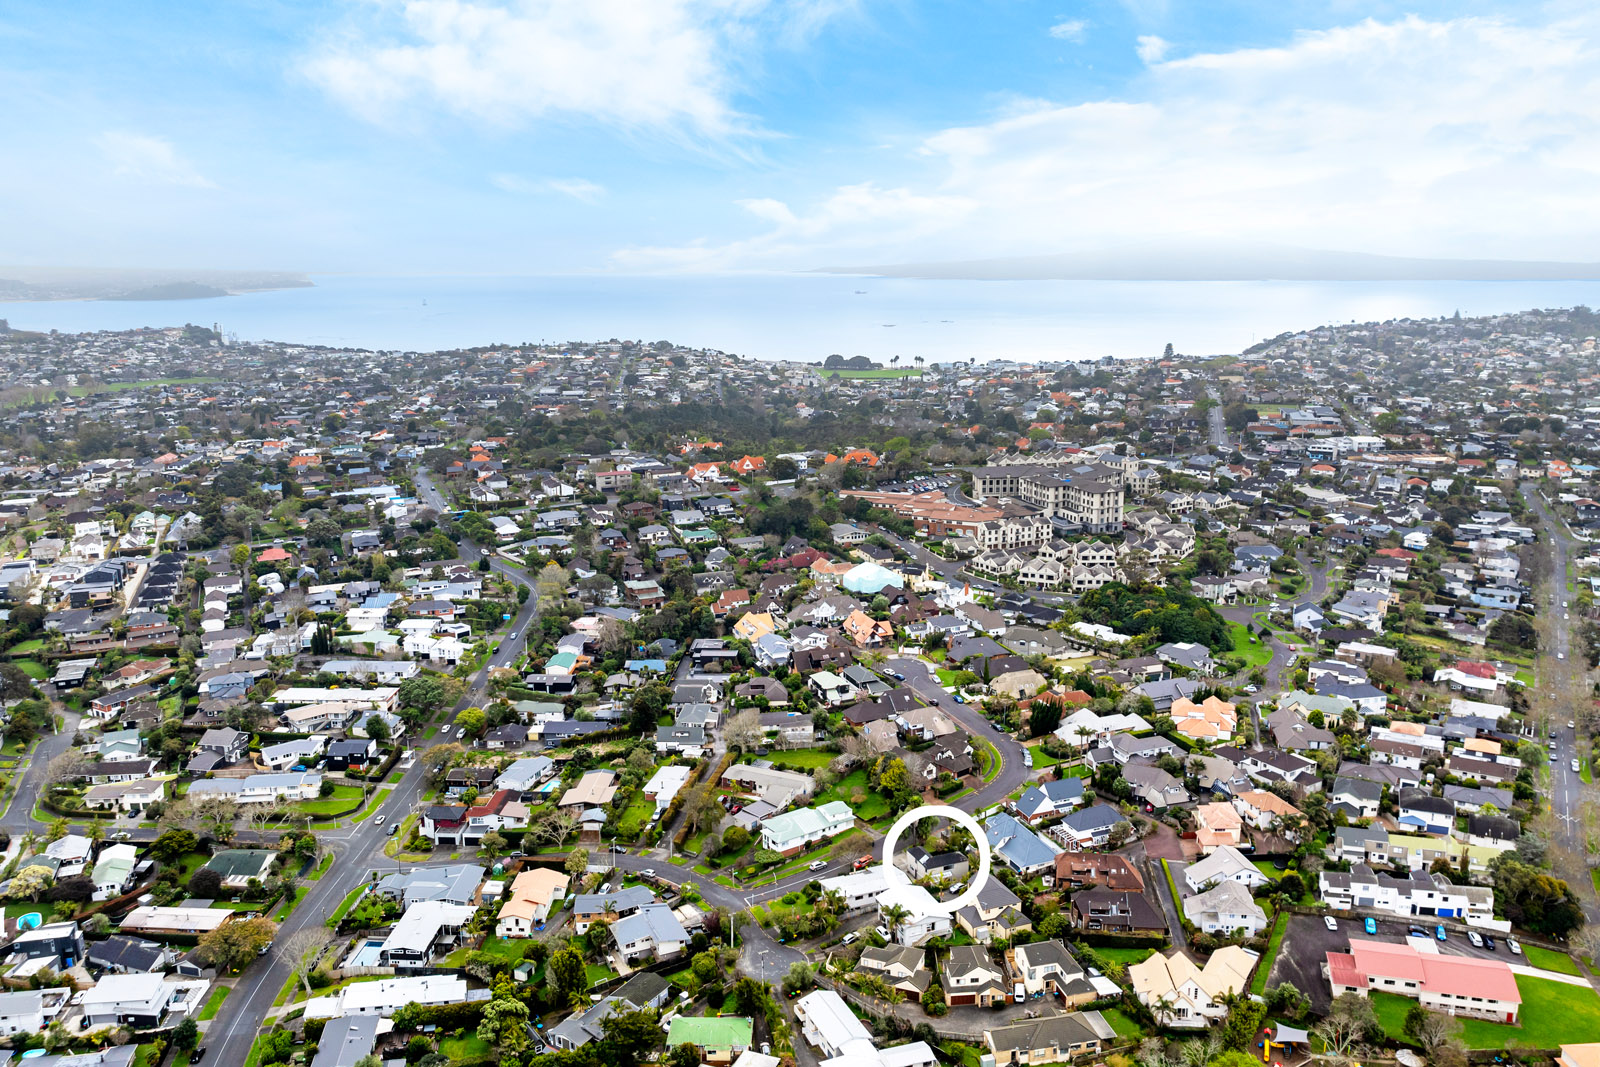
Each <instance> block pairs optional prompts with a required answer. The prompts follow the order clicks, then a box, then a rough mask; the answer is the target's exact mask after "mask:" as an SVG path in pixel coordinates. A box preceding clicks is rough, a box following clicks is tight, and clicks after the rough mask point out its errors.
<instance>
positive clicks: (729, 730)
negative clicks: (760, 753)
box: [722, 708, 766, 752]
mask: <svg viewBox="0 0 1600 1067" xmlns="http://www.w3.org/2000/svg"><path fill="white" fill-rule="evenodd" d="M765 736H766V731H765V730H763V729H762V728H761V713H760V712H759V711H757V710H756V709H755V708H746V709H745V710H744V711H741V712H739V714H737V715H735V716H734V717H733V718H732V719H729V720H728V725H727V726H725V727H724V728H723V731H722V739H723V742H724V743H725V744H726V745H727V746H728V748H729V749H730V750H732V751H735V752H748V751H750V750H751V749H753V748H756V747H757V746H759V745H760V744H761V741H762V739H763V738H764V737H765Z"/></svg>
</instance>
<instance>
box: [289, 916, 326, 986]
mask: <svg viewBox="0 0 1600 1067" xmlns="http://www.w3.org/2000/svg"><path fill="white" fill-rule="evenodd" d="M331 940H333V931H332V930H330V929H328V928H327V927H326V926H323V925H322V924H321V923H318V924H317V925H315V926H307V927H305V928H304V929H301V930H296V931H295V932H294V933H293V934H291V935H290V936H289V937H288V938H286V939H285V940H284V943H283V944H282V945H279V946H278V949H277V952H278V958H279V959H282V960H283V961H284V962H286V963H288V964H289V972H290V975H291V976H294V977H298V978H299V979H300V984H301V985H302V986H303V987H304V988H305V991H306V996H310V995H311V972H312V971H314V970H315V969H316V966H317V961H318V960H320V959H321V958H322V953H323V952H324V951H325V950H326V949H327V947H328V942H329V941H331Z"/></svg>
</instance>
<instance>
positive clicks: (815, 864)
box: [806, 860, 827, 871]
mask: <svg viewBox="0 0 1600 1067" xmlns="http://www.w3.org/2000/svg"><path fill="white" fill-rule="evenodd" d="M826 866H827V864H826V863H824V862H823V861H822V860H812V861H811V862H810V863H808V864H806V870H808V871H820V870H822V868H824V867H826Z"/></svg>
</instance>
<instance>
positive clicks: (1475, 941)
mask: <svg viewBox="0 0 1600 1067" xmlns="http://www.w3.org/2000/svg"><path fill="white" fill-rule="evenodd" d="M1467 940H1468V941H1471V942H1472V947H1473V948H1482V947H1483V935H1482V934H1480V933H1478V931H1476V930H1468V931H1467Z"/></svg>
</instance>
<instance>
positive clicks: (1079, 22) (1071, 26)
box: [1050, 19, 1089, 44]
mask: <svg viewBox="0 0 1600 1067" xmlns="http://www.w3.org/2000/svg"><path fill="white" fill-rule="evenodd" d="M1088 28H1089V24H1088V23H1087V22H1085V21H1083V19H1068V20H1067V21H1065V22H1058V23H1056V24H1055V25H1054V26H1051V27H1050V36H1052V37H1054V38H1056V39H1057V40H1060V41H1071V42H1073V43H1074V44H1076V43H1077V42H1079V41H1081V40H1083V31H1084V30H1086V29H1088Z"/></svg>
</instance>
